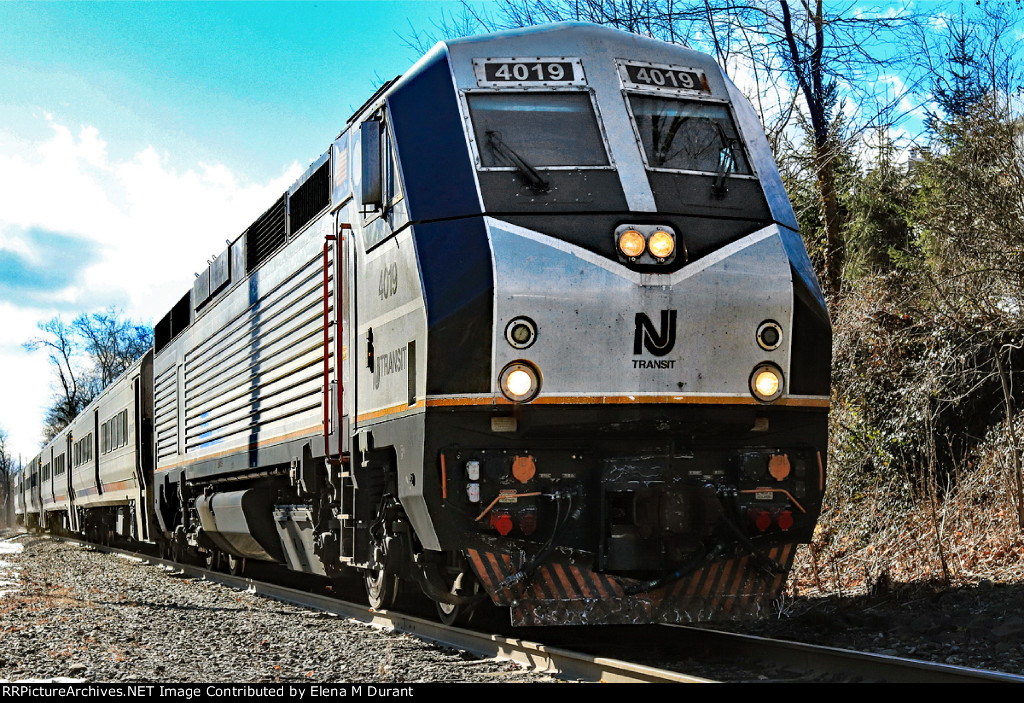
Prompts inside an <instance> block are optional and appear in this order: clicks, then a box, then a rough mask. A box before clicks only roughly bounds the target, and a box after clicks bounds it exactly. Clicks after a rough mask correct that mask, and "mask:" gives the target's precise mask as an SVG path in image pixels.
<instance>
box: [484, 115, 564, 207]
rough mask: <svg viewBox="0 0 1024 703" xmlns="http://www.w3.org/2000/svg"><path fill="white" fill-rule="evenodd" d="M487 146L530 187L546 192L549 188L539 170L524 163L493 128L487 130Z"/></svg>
mask: <svg viewBox="0 0 1024 703" xmlns="http://www.w3.org/2000/svg"><path fill="white" fill-rule="evenodd" d="M487 146H489V147H490V148H491V151H493V152H494V153H495V154H497V155H498V156H500V157H502V158H503V159H505V160H506V161H508V162H509V163H511V164H512V165H513V166H515V167H516V170H517V171H519V173H520V174H521V175H522V176H523V177H524V178H525V179H526V181H527V183H529V185H530V187H531V188H533V189H534V190H536V191H540V192H542V193H546V192H547V191H548V189H549V188H550V184H549V183H548V182H547V181H546V180H544V177H543V176H541V175H540V171H538V170H537V169H535V168H534V167H533V166H531V165H530V164H528V163H526V161H524V160H523V157H521V156H520V155H519V154H517V153H516V152H515V151H513V150H512V148H511V147H510V146H509V145H508V144H506V143H505V142H503V141H502V140H501V134H500V133H499V132H496V131H494V130H488V131H487Z"/></svg>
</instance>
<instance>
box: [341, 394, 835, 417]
mask: <svg viewBox="0 0 1024 703" xmlns="http://www.w3.org/2000/svg"><path fill="white" fill-rule="evenodd" d="M426 404H427V407H428V408H438V407H454V406H466V405H519V403H513V402H512V401H511V400H508V399H507V398H505V397H504V396H500V395H487V396H472V397H468V398H467V397H461V398H455V397H434V398H427V403H426ZM649 404H660V405H665V404H678V405H764V403H761V402H759V401H757V400H755V399H754V398H753V397H750V396H742V395H735V396H719V395H550V396H540V397H539V398H535V399H534V400H531V401H530V402H529V403H528V405H649ZM417 405H419V401H417ZM771 405H773V406H788V407H805V408H828V407H830V406H831V401H830V400H829V399H828V398H780V399H779V400H777V401H775V402H774V403H771ZM379 412H381V413H383V412H386V411H379ZM363 417H365V416H363V415H360V416H359V420H362V419H363Z"/></svg>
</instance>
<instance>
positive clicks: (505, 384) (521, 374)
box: [498, 361, 540, 403]
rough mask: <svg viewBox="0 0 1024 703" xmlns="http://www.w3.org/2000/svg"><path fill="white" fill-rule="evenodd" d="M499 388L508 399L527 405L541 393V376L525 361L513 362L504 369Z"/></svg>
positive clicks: (499, 380) (499, 378)
mask: <svg viewBox="0 0 1024 703" xmlns="http://www.w3.org/2000/svg"><path fill="white" fill-rule="evenodd" d="M498 386H499V387H500V388H501V392H502V393H503V394H504V395H505V397H506V398H508V399H509V400H511V401H513V402H515V403H525V402H527V401H530V400H533V399H534V398H535V397H537V392H538V391H540V374H539V373H538V372H537V370H536V369H535V368H534V367H533V366H532V365H531V364H529V363H527V362H525V361H513V362H512V363H511V364H509V365H508V366H506V367H505V368H504V369H502V372H501V375H500V376H499V377H498Z"/></svg>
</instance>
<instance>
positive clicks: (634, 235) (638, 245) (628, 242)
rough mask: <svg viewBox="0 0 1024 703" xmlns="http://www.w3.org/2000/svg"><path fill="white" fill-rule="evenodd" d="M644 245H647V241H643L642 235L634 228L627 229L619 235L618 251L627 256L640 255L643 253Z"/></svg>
mask: <svg viewBox="0 0 1024 703" xmlns="http://www.w3.org/2000/svg"><path fill="white" fill-rule="evenodd" d="M645 246H647V242H645V241H644V235H642V234H640V233H639V232H637V231H636V230H635V229H627V230H626V231H625V232H623V233H622V235H621V236H620V237H619V251H621V252H622V253H623V254H625V255H626V256H628V257H631V258H635V257H637V256H640V255H641V254H643V253H644V247H645Z"/></svg>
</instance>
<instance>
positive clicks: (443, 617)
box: [434, 572, 480, 625]
mask: <svg viewBox="0 0 1024 703" xmlns="http://www.w3.org/2000/svg"><path fill="white" fill-rule="evenodd" d="M467 581H471V582H472V585H471V586H470V587H468V588H466V587H464V584H465V583H466V582H467ZM448 592H449V593H451V594H452V595H456V596H470V595H476V594H477V593H479V592H480V584H479V582H478V581H477V580H476V579H475V578H473V577H472V576H471V575H469V574H466V573H465V572H463V573H460V574H459V575H458V576H456V577H455V580H454V581H453V582H452V586H451V589H450V590H449V591H448ZM434 605H435V606H436V609H437V618H438V620H440V621H441V624H443V625H455V624H457V623H458V624H461V623H464V622H466V621H467V620H468V619H469V616H470V615H471V614H472V612H473V608H474V607H475V606H476V603H463V604H460V605H454V604H452V603H442V602H441V601H434Z"/></svg>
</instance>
